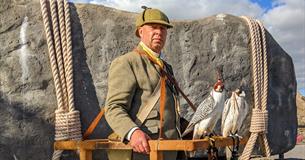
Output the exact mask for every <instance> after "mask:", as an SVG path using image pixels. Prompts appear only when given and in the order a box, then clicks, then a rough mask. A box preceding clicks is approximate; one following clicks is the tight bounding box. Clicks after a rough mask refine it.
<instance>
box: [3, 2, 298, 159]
mask: <svg viewBox="0 0 305 160" xmlns="http://www.w3.org/2000/svg"><path fill="white" fill-rule="evenodd" d="M0 4H1V5H0V42H1V46H0V68H1V70H0V121H1V122H2V123H1V124H0V153H1V154H0V155H1V156H0V160H11V159H12V160H13V159H18V160H27V159H33V160H36V159H37V160H40V159H50V157H51V154H52V152H53V150H52V143H53V139H54V110H55V109H56V107H57V106H56V105H57V103H56V97H55V92H54V83H53V80H52V75H51V69H50V64H49V59H48V50H47V44H46V38H45V34H44V30H43V24H42V16H41V11H40V4H39V2H38V1H37V0H35V1H30V0H23V1H15V0H0ZM71 16H72V35H73V54H74V55H73V56H74V58H73V60H74V88H75V105H76V108H77V109H78V110H79V111H81V119H82V130H83V131H84V130H85V129H86V128H87V127H88V125H89V124H90V122H91V121H92V120H93V118H94V117H95V116H96V115H97V113H98V112H99V110H100V106H103V105H104V100H105V97H106V92H107V74H108V73H107V72H108V67H109V65H110V63H111V61H112V60H113V59H114V58H115V57H117V56H119V55H121V54H123V53H125V52H127V51H130V50H132V49H133V48H134V47H135V45H136V44H137V43H138V39H137V38H136V37H135V36H134V34H133V33H134V29H135V28H134V20H135V16H136V15H135V14H134V13H129V12H124V11H119V10H115V9H112V8H107V7H103V6H96V5H74V4H71ZM174 26H175V27H174V28H173V29H171V30H169V32H168V39H167V44H166V46H165V50H164V53H165V59H166V60H167V61H168V62H169V63H170V64H172V65H173V68H174V70H175V75H176V77H177V79H178V81H179V83H180V86H181V88H183V90H184V91H185V93H186V94H187V95H188V96H189V98H190V99H191V100H192V101H193V102H194V103H195V104H196V105H198V104H199V103H200V102H201V101H202V99H203V98H204V97H206V96H207V94H208V93H209V90H210V89H211V86H212V85H213V83H214V82H215V79H216V72H217V69H220V70H221V71H222V73H223V78H224V80H225V85H226V89H227V90H228V91H229V92H230V91H233V90H234V89H235V88H237V87H239V86H242V88H243V89H244V90H245V92H246V95H248V96H247V99H248V103H250V104H251V105H252V104H253V103H252V101H253V98H252V92H253V89H252V88H253V86H252V78H251V77H252V76H251V65H250V64H251V60H250V55H251V54H250V47H249V33H248V32H249V30H248V27H247V25H246V23H245V22H244V21H243V20H242V19H240V18H239V17H235V16H231V15H225V14H218V15H215V16H211V17H207V18H205V19H200V20H194V21H183V22H182V21H179V22H174ZM267 45H268V48H267V50H268V53H269V54H268V58H269V61H268V64H269V71H270V72H269V79H270V83H269V95H268V103H269V105H268V110H269V130H268V139H269V143H270V146H271V150H272V153H273V154H277V153H283V152H287V151H288V150H290V149H291V148H293V147H294V146H295V143H296V140H295V138H296V134H297V116H296V103H295V97H296V79H295V73H294V67H293V62H292V59H291V57H290V56H289V55H288V54H287V53H286V52H285V51H284V50H283V49H282V48H281V47H280V46H279V45H278V44H277V42H276V41H275V40H274V39H273V38H272V36H271V35H270V34H268V33H267ZM181 103H182V111H183V115H184V116H185V117H186V118H190V116H191V112H190V109H186V108H187V105H186V102H184V101H183V100H181ZM249 119H250V116H249V118H248V120H249ZM248 127H249V123H247V124H245V125H244V131H245V130H246V129H247V128H248ZM110 131H111V130H110V128H109V127H108V126H107V125H106V124H105V121H104V120H103V121H102V122H101V123H100V125H98V127H97V129H96V130H95V132H94V133H93V135H92V136H91V137H90V138H105V137H106V136H107V135H108V133H109V132H110ZM99 156H100V155H98V154H97V156H96V157H99ZM102 156H104V155H102ZM64 157H65V159H69V157H71V155H70V154H64Z"/></svg>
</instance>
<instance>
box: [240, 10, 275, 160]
mask: <svg viewBox="0 0 305 160" xmlns="http://www.w3.org/2000/svg"><path fill="white" fill-rule="evenodd" d="M242 18H243V19H244V20H246V22H247V24H248V25H249V30H250V39H251V50H252V51H251V52H252V64H253V67H252V73H253V85H254V108H253V111H252V117H251V125H250V132H251V135H250V138H249V140H248V142H247V144H246V147H245V149H244V151H243V153H242V156H241V159H242V160H243V159H250V156H251V153H252V151H253V148H254V145H255V143H256V140H257V139H259V140H260V142H261V143H260V144H261V146H262V148H263V151H264V154H265V155H266V156H267V157H270V148H269V145H268V140H267V136H266V133H267V130H268V129H267V128H268V111H267V98H268V64H267V47H266V36H265V29H264V27H263V25H262V23H260V22H259V21H257V20H256V21H255V20H253V19H252V18H248V17H244V16H242Z"/></svg>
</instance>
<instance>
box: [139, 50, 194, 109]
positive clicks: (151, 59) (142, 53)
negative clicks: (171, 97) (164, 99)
mask: <svg viewBox="0 0 305 160" xmlns="http://www.w3.org/2000/svg"><path fill="white" fill-rule="evenodd" d="M134 51H135V52H137V53H139V54H140V55H147V54H146V53H145V52H144V51H141V50H139V49H137V48H136V49H134ZM147 57H148V59H149V60H150V61H152V62H153V63H155V64H157V62H156V61H155V60H154V59H153V58H151V57H150V56H148V55H147ZM164 64H165V63H164ZM164 66H166V65H164ZM161 70H162V71H163V72H164V73H165V76H166V77H167V79H168V80H169V81H170V82H171V83H172V84H173V85H174V86H175V87H176V88H177V90H178V92H180V93H181V95H182V97H183V98H184V99H185V100H186V102H187V103H188V104H189V105H190V107H191V108H192V109H193V110H194V111H196V107H195V106H194V104H193V103H192V102H191V101H190V99H188V97H187V96H186V95H185V94H184V92H183V91H182V89H181V88H180V87H179V85H178V83H177V81H176V79H175V78H174V77H173V76H172V75H170V74H168V73H167V72H166V71H165V69H164V68H161Z"/></svg>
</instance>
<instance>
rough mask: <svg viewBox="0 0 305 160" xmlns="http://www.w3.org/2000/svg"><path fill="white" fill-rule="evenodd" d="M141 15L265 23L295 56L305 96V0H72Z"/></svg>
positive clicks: (300, 88) (300, 89) (289, 52)
mask: <svg viewBox="0 0 305 160" xmlns="http://www.w3.org/2000/svg"><path fill="white" fill-rule="evenodd" d="M69 1H71V2H74V3H92V4H101V5H105V6H108V7H113V8H116V9H120V10H125V11H131V12H140V11H141V8H140V6H142V5H146V6H149V7H153V8H159V9H161V10H162V11H164V12H165V13H166V14H167V15H168V16H169V18H170V19H174V20H184V19H198V18H204V17H207V16H211V15H215V14H218V13H228V14H233V15H236V16H241V15H247V16H251V17H254V18H256V19H259V20H260V21H262V22H263V24H264V26H265V27H266V28H267V30H268V31H269V32H270V33H271V34H272V36H273V38H274V39H275V40H276V41H277V42H278V43H279V44H280V45H281V46H282V48H283V49H284V50H285V51H286V52H287V53H288V54H289V55H290V56H291V57H292V59H293V62H294V67H295V73H296V78H297V83H298V90H299V91H301V92H302V93H303V95H304V96H305V31H304V30H305V0H69Z"/></svg>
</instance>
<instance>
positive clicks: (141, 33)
mask: <svg viewBox="0 0 305 160" xmlns="http://www.w3.org/2000/svg"><path fill="white" fill-rule="evenodd" d="M138 33H139V36H140V37H142V35H143V27H139V29H138Z"/></svg>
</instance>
